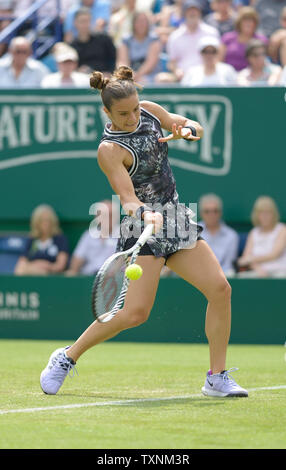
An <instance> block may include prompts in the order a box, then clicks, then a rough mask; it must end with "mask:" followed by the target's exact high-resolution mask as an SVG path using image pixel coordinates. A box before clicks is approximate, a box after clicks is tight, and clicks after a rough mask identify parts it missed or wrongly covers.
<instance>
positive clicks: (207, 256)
mask: <svg viewBox="0 0 286 470" xmlns="http://www.w3.org/2000/svg"><path fill="white" fill-rule="evenodd" d="M90 84H91V87H93V88H95V89H98V90H100V91H101V98H102V102H103V107H104V108H103V109H104V111H105V113H106V114H107V116H108V118H109V120H110V122H109V123H107V124H106V126H105V129H104V133H103V137H102V139H101V143H100V145H99V148H98V163H99V166H100V168H101V170H102V171H103V173H104V174H105V175H106V177H107V178H108V180H109V183H110V186H111V188H112V189H113V191H114V192H115V193H116V194H117V195H119V196H120V201H121V204H122V207H123V209H124V210H125V212H126V213H127V216H126V217H125V218H124V219H123V221H122V223H121V225H122V226H121V237H120V239H119V243H118V250H120V251H122V250H126V249H128V248H130V247H131V246H132V245H133V244H135V242H136V237H135V236H133V233H132V234H131V232H132V228H133V222H134V221H135V220H136V221H137V220H138V219H141V220H143V221H144V224H149V223H153V224H154V226H155V242H154V238H153V240H152V241H150V242H149V241H147V243H146V244H145V245H144V246H143V247H142V248H141V250H140V252H139V256H138V258H137V261H136V262H137V263H138V264H139V265H141V267H142V269H143V275H142V277H141V278H140V279H139V280H137V281H135V282H131V283H130V286H129V289H128V291H127V294H126V298H125V303H124V306H123V308H122V309H121V310H119V312H118V313H117V314H116V315H115V316H114V317H113V318H112V320H110V321H108V322H106V323H102V322H99V321H98V320H95V321H94V322H93V323H92V324H91V325H90V326H89V327H88V328H87V330H86V331H85V332H84V333H83V334H82V335H81V336H80V337H79V338H78V340H77V341H76V342H75V343H74V344H73V345H71V346H67V347H66V348H60V349H58V350H56V351H54V353H53V354H52V355H51V357H50V359H49V362H48V365H47V367H46V368H45V369H44V370H43V372H42V374H41V379H40V383H41V387H42V390H43V391H44V392H45V393H47V394H56V393H57V391H58V390H59V389H60V387H61V385H62V384H63V381H64V379H65V377H66V375H67V374H68V373H69V371H71V370H72V369H74V366H75V364H76V362H77V361H78V359H79V357H80V356H81V355H82V354H83V353H84V352H85V351H87V350H88V349H90V348H91V347H93V346H95V345H97V344H99V343H101V342H103V341H105V340H107V339H109V338H112V337H114V336H115V335H117V334H118V333H120V332H121V331H123V330H125V329H128V328H132V327H135V326H137V325H140V324H142V323H143V322H145V321H146V320H147V319H148V317H149V314H150V312H151V309H152V306H153V303H154V300H155V296H156V291H157V287H158V282H159V279H160V272H161V270H162V267H163V266H164V264H166V265H167V266H168V267H169V268H170V269H171V270H173V271H174V272H175V273H176V274H177V275H178V276H180V277H181V278H183V279H185V280H186V281H187V282H189V283H190V284H192V285H193V286H195V287H196V288H197V289H198V290H199V291H200V292H202V293H203V295H204V296H205V297H206V298H207V300H208V306H207V312H206V321H205V331H206V336H207V339H208V343H209V352H210V370H209V371H208V372H207V375H206V380H205V384H204V386H203V387H202V392H203V394H205V395H210V396H217V397H233V396H235V397H237V396H239V397H245V396H248V392H247V391H246V390H245V389H243V388H241V387H240V386H239V385H238V384H236V382H235V381H234V380H233V378H232V377H231V376H230V373H229V372H230V370H233V369H229V370H226V352H227V346H228V341H229V335H230V324H231V288H230V285H229V283H228V281H227V279H226V277H225V275H224V273H223V271H222V269H221V267H220V265H219V263H218V261H217V259H216V257H215V255H214V254H213V252H212V250H211V249H210V248H209V246H208V245H207V243H206V242H205V241H204V240H203V239H202V238H201V237H200V232H201V230H202V228H201V227H199V226H198V225H197V224H195V223H194V222H193V223H192V221H191V220H190V219H191V215H190V209H188V208H186V209H185V213H184V216H185V217H184V219H185V220H184V224H185V223H186V220H187V221H189V230H188V242H186V237H183V236H182V237H180V236H179V235H178V233H179V232H180V230H177V231H176V236H175V237H174V236H173V237H167V236H165V237H164V236H163V237H161V238H156V234H157V235H158V234H159V233H160V229H161V228H162V227H163V226H164V217H163V215H162V213H161V212H160V210H155V211H154V207H156V205H157V206H158V207H161V206H164V205H165V204H167V205H168V204H169V205H170V204H171V205H173V206H175V207H176V206H177V205H178V204H179V199H178V194H177V192H176V183H175V179H174V176H173V173H172V170H171V167H170V164H169V161H168V144H167V143H168V141H170V140H172V139H187V140H190V141H196V140H199V139H200V138H201V137H202V136H203V129H202V127H201V126H200V124H199V123H197V122H195V121H192V120H190V119H187V118H186V117H183V116H179V115H176V114H172V113H169V112H167V111H166V110H165V109H164V108H163V107H161V106H159V105H158V104H156V103H153V102H149V101H142V102H139V97H138V93H137V84H136V83H135V82H134V78H133V71H132V69H130V68H129V67H125V66H121V67H119V68H118V69H117V70H116V71H115V72H114V74H113V75H112V76H111V77H110V78H105V77H104V76H103V74H102V73H101V72H93V74H92V76H91V78H90ZM162 129H165V130H167V131H168V132H169V134H168V135H167V136H166V137H164V135H163V132H162ZM150 209H151V210H150ZM152 209H153V211H152ZM170 224H171V225H172V224H173V225H174V224H175V225H176V227H177V229H180V224H181V225H182V221H177V220H175V221H174V220H171V221H170ZM131 235H132V236H131ZM188 245H189V246H188Z"/></svg>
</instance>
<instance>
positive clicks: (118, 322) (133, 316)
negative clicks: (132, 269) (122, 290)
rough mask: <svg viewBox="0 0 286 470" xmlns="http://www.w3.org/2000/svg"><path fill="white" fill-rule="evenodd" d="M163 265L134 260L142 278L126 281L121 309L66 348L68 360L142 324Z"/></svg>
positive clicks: (148, 258)
mask: <svg viewBox="0 0 286 470" xmlns="http://www.w3.org/2000/svg"><path fill="white" fill-rule="evenodd" d="M164 261H165V260H164V258H155V257H154V256H138V258H137V260H136V263H137V264H139V265H140V266H141V267H142V269H143V274H142V276H141V278H140V279H138V280H137V281H130V285H129V288H128V291H127V294H126V298H125V303H124V307H123V309H121V310H120V311H119V312H118V313H117V314H116V315H115V316H114V318H112V320H110V321H108V322H106V323H100V322H98V321H97V320H96V321H94V322H93V323H92V324H91V325H90V326H89V327H88V328H87V330H86V331H85V332H84V333H83V334H82V335H81V336H80V337H79V338H78V340H77V341H76V342H75V343H74V344H73V345H72V346H71V347H70V348H69V350H68V353H67V354H68V356H69V357H71V358H72V359H73V360H74V361H75V362H76V361H77V360H78V359H79V357H80V356H81V355H82V354H83V353H84V352H85V351H87V350H88V349H90V348H91V347H93V346H95V345H96V344H98V343H102V342H103V341H106V340H107V339H110V338H112V337H114V336H116V335H117V334H118V333H120V331H123V330H126V329H128V328H132V327H135V326H137V325H140V324H141V323H143V322H144V321H146V320H147V319H148V317H149V314H150V312H151V309H152V307H153V304H154V300H155V296H156V292H157V288H158V283H159V279H160V273H161V269H162V267H163V265H164Z"/></svg>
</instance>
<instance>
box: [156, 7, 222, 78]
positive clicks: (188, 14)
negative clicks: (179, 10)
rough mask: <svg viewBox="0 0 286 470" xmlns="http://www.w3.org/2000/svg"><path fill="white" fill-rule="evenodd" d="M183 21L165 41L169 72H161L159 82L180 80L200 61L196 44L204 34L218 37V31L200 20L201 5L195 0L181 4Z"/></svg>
mask: <svg viewBox="0 0 286 470" xmlns="http://www.w3.org/2000/svg"><path fill="white" fill-rule="evenodd" d="M183 12H184V19H185V22H184V23H183V24H182V25H181V26H180V27H179V28H178V29H177V30H176V31H173V32H172V33H171V34H170V36H169V39H168V42H167V54H168V57H169V68H170V71H171V74H161V75H160V76H158V77H157V78H156V81H157V82H158V83H160V82H168V81H169V82H176V81H181V80H182V78H183V76H184V74H185V73H186V71H187V70H188V69H189V68H190V67H192V66H195V65H199V64H201V62H202V58H201V55H200V53H199V50H198V44H199V41H200V39H201V38H202V37H204V36H214V37H217V38H219V32H218V30H217V29H215V28H213V27H212V26H209V25H207V24H206V23H204V22H203V21H202V10H201V5H200V3H199V2H198V1H197V0H186V1H185V2H184V5H183Z"/></svg>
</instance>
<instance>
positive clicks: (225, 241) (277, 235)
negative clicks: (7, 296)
mask: <svg viewBox="0 0 286 470" xmlns="http://www.w3.org/2000/svg"><path fill="white" fill-rule="evenodd" d="M95 206H96V210H95V212H94V214H95V215H94V219H93V221H92V222H91V223H90V226H89V228H88V229H87V230H86V231H84V233H83V234H82V235H81V236H80V238H79V240H78V241H77V243H76V246H75V248H74V250H73V251H72V252H71V251H70V243H69V241H68V238H67V237H66V236H65V234H64V233H63V232H62V230H61V228H60V222H59V219H58V217H57V215H56V213H55V211H54V209H53V208H52V207H50V206H48V205H44V204H43V205H40V206H38V207H36V208H35V209H34V211H33V213H32V215H31V223H30V225H31V231H30V235H29V237H28V239H27V242H26V247H25V250H24V252H23V253H22V255H21V256H20V257H19V259H18V262H17V264H16V266H15V270H14V273H15V274H16V275H50V274H53V275H55V274H64V275H66V276H75V275H95V274H96V273H97V271H98V270H99V269H100V267H101V266H102V265H103V263H104V261H105V260H106V259H107V258H108V257H109V256H111V255H112V254H113V253H115V251H116V246H117V241H118V237H119V227H120V225H119V215H118V211H116V210H114V209H115V208H114V206H113V203H112V201H109V200H104V201H101V202H99V203H97V204H95ZM198 209H199V217H198V223H199V225H201V226H202V227H203V232H202V236H203V239H204V240H205V241H206V242H207V243H208V245H209V246H210V247H211V249H212V251H213V252H214V254H215V256H216V257H217V259H218V261H219V263H220V266H221V267H222V269H223V271H224V273H225V275H226V276H227V277H238V278H240V277H256V278H265V277H270V278H277V277H286V224H284V223H282V222H281V221H280V215H279V209H278V207H277V204H276V202H275V201H274V200H273V198H271V197H269V196H260V197H259V198H257V200H256V201H255V202H254V205H253V209H252V212H251V214H250V219H251V223H252V228H251V229H250V231H249V232H246V233H239V232H237V231H236V230H234V229H233V228H232V227H230V226H229V225H227V224H226V223H225V221H224V216H223V202H222V200H221V198H220V197H219V196H218V195H216V194H213V193H210V194H204V195H202V196H201V198H200V200H199V205H198ZM172 275H173V276H174V274H173V273H172V272H171V271H170V270H169V268H167V267H164V268H163V269H162V273H161V276H162V277H167V276H172Z"/></svg>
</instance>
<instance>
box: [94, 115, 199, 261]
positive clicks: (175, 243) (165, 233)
mask: <svg viewBox="0 0 286 470" xmlns="http://www.w3.org/2000/svg"><path fill="white" fill-rule="evenodd" d="M110 126H111V124H110V123H108V124H106V126H105V129H104V133H103V137H102V139H101V142H102V141H106V142H114V143H116V144H118V145H120V146H121V147H124V148H126V149H127V150H128V151H129V152H130V153H131V155H132V156H133V164H132V166H131V168H130V169H129V170H128V173H129V175H130V177H131V180H132V183H133V186H134V190H135V194H136V196H137V197H138V199H139V200H140V201H142V202H143V203H144V204H145V205H146V206H148V207H150V208H152V209H155V210H156V211H158V212H161V213H162V214H163V217H164V223H163V227H162V229H161V230H160V232H159V233H157V234H156V236H153V237H151V238H150V239H149V241H148V242H147V243H148V246H149V250H151V253H152V254H154V255H155V256H157V257H159V256H164V257H165V258H166V257H168V256H169V255H170V254H171V253H174V252H176V251H178V250H179V249H181V248H186V247H187V246H190V245H193V244H194V243H195V242H196V240H197V239H198V236H199V234H200V232H201V231H202V227H200V226H199V225H197V224H196V223H195V222H194V221H193V220H192V217H193V216H194V213H193V212H192V211H191V209H190V208H188V207H186V206H185V205H184V204H180V203H179V198H178V194H177V191H176V182H175V179H174V175H173V172H172V169H171V166H170V163H169V160H168V144H167V143H166V142H158V138H159V137H162V136H163V133H162V129H161V124H160V121H159V120H158V119H157V118H156V117H155V116H154V115H153V114H151V113H149V112H148V111H146V110H145V109H143V108H141V116H140V121H139V124H138V127H137V129H136V130H135V131H134V132H125V131H111V130H110ZM141 225H142V224H141V221H140V220H138V219H137V218H134V217H130V216H126V217H124V218H123V220H122V222H121V237H120V239H119V241H118V246H117V251H122V250H125V249H127V248H130V246H132V244H134V243H135V239H134V238H138V236H139V235H140V233H141V231H142V227H141ZM130 238H132V240H133V241H132V243H131V244H130ZM143 248H144V247H143ZM145 254H146V253H145Z"/></svg>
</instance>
